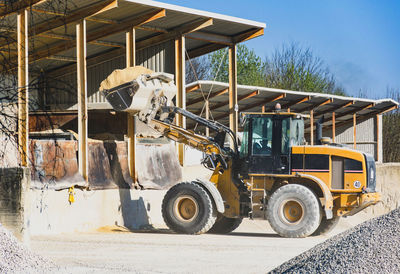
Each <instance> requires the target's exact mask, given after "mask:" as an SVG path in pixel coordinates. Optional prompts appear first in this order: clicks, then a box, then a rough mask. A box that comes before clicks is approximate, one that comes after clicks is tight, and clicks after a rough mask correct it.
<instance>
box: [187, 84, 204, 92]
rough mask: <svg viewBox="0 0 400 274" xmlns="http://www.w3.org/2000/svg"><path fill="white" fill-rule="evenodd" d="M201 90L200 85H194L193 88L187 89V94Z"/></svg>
mask: <svg viewBox="0 0 400 274" xmlns="http://www.w3.org/2000/svg"><path fill="white" fill-rule="evenodd" d="M200 88H201V86H200V84H196V85H194V86H193V87H186V93H189V92H192V91H195V90H198V89H200Z"/></svg>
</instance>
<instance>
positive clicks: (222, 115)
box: [210, 90, 260, 120]
mask: <svg viewBox="0 0 400 274" xmlns="http://www.w3.org/2000/svg"><path fill="white" fill-rule="evenodd" d="M259 94H260V91H259V90H254V91H252V92H250V93H248V94H244V95H242V96H239V97H238V102H239V101H244V100H246V99H249V98H251V97H254V96H256V95H259ZM222 103H224V104H223V105H222ZM222 103H219V104H217V105H215V106H213V107H211V108H210V110H214V109H217V108H220V107H222V106H224V105H228V103H227V102H222ZM246 109H248V108H247V106H246V107H245V108H243V109H242V110H240V111H243V110H246ZM228 116H229V112H227V113H224V114H221V115H219V116H216V117H215V120H219V119H222V118H225V117H228Z"/></svg>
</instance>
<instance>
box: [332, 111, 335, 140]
mask: <svg viewBox="0 0 400 274" xmlns="http://www.w3.org/2000/svg"><path fill="white" fill-rule="evenodd" d="M335 137H336V114H335V113H334V112H332V142H333V143H334V142H335Z"/></svg>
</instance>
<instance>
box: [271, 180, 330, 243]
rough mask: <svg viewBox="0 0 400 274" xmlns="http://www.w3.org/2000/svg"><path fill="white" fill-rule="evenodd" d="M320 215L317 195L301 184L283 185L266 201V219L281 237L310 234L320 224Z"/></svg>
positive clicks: (297, 236)
mask: <svg viewBox="0 0 400 274" xmlns="http://www.w3.org/2000/svg"><path fill="white" fill-rule="evenodd" d="M321 216H322V215H321V206H320V203H319V200H318V198H317V196H316V195H315V194H314V192H312V191H311V190H310V189H309V188H307V187H305V186H302V185H297V184H291V185H284V186H282V187H280V188H278V189H277V190H276V191H275V192H274V193H273V194H272V196H271V198H270V199H269V201H268V207H267V217H268V221H269V223H270V225H271V227H272V228H273V229H274V230H275V232H276V233H278V234H279V235H281V236H282V237H287V238H301V237H307V236H309V235H311V234H312V233H313V232H314V231H316V230H317V228H318V226H319V225H320V222H321Z"/></svg>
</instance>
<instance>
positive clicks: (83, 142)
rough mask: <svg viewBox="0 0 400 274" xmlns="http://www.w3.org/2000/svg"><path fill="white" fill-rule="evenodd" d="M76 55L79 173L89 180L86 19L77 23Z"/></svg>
mask: <svg viewBox="0 0 400 274" xmlns="http://www.w3.org/2000/svg"><path fill="white" fill-rule="evenodd" d="M76 57H77V79H78V135H79V139H78V157H79V160H78V163H79V173H80V174H81V175H82V176H83V178H84V179H85V180H86V181H87V180H88V170H89V163H88V140H87V138H88V130H87V126H88V121H87V104H86V98H87V81H86V76H87V72H86V21H85V20H84V19H83V20H80V22H79V23H78V24H77V25H76Z"/></svg>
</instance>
